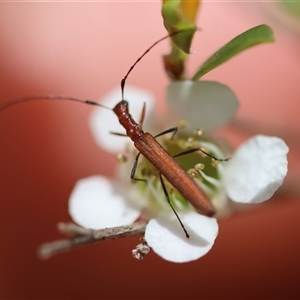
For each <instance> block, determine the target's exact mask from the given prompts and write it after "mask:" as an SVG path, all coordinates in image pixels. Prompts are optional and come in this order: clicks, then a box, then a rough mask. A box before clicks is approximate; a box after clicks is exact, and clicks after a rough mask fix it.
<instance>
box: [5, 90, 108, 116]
mask: <svg viewBox="0 0 300 300" xmlns="http://www.w3.org/2000/svg"><path fill="white" fill-rule="evenodd" d="M45 99H46V100H70V101H75V102H80V103H84V104H88V105H96V106H100V107H102V108H106V109H109V110H111V108H110V107H107V106H105V105H103V104H100V103H98V102H96V101H93V100H88V99H86V100H84V99H80V98H76V97H72V96H65V95H52V94H50V95H33V96H27V97H23V98H17V99H14V100H11V101H8V102H6V103H4V104H3V105H1V106H0V112H1V111H2V110H4V109H6V108H8V107H10V106H12V105H15V104H19V103H23V102H27V101H31V100H45Z"/></svg>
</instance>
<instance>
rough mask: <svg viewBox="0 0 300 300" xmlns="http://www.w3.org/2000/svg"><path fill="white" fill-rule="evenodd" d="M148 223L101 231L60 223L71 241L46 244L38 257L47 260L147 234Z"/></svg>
mask: <svg viewBox="0 0 300 300" xmlns="http://www.w3.org/2000/svg"><path fill="white" fill-rule="evenodd" d="M146 225H147V222H142V221H141V222H136V223H133V224H132V225H126V226H118V227H111V228H104V229H99V230H93V229H86V228H83V227H80V226H78V225H76V224H73V223H59V224H58V225H57V227H58V230H59V231H60V232H61V233H63V234H65V235H67V236H69V237H70V238H69V239H63V240H58V241H54V242H50V243H46V244H43V245H41V246H40V248H39V249H38V255H39V257H40V258H42V259H47V258H49V257H51V256H53V255H55V254H58V253H62V252H66V251H68V250H71V249H74V248H76V247H78V246H83V245H87V244H93V243H97V242H102V241H107V240H115V239H119V238H125V237H130V236H134V235H143V234H144V233H145V229H146Z"/></svg>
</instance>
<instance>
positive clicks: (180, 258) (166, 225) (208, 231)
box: [145, 212, 218, 263]
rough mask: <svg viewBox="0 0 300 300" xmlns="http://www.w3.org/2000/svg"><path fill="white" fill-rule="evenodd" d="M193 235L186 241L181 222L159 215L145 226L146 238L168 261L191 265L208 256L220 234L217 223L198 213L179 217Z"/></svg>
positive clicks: (155, 250)
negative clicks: (194, 261) (190, 263)
mask: <svg viewBox="0 0 300 300" xmlns="http://www.w3.org/2000/svg"><path fill="white" fill-rule="evenodd" d="M180 218H181V220H182V222H183V224H184V226H185V228H186V230H187V231H188V233H189V234H190V238H189V239H187V238H186V237H185V234H184V232H183V230H182V228H181V227H180V225H179V223H178V220H177V219H175V218H172V219H171V218H168V217H166V216H160V217H157V218H155V219H152V220H150V222H149V223H148V225H147V227H146V232H145V239H146V241H147V243H148V245H149V246H150V247H152V248H153V250H154V252H155V253H157V254H158V255H159V256H161V257H162V258H164V259H165V260H168V261H172V262H178V263H181V262H188V261H192V260H196V259H198V258H200V257H201V256H203V255H205V254H206V253H207V252H208V251H209V250H210V249H211V247H212V245H213V244H214V240H215V238H216V237H217V235H218V223H217V220H216V219H215V218H208V217H205V216H203V215H200V214H198V213H196V212H189V213H186V214H183V215H181V216H180Z"/></svg>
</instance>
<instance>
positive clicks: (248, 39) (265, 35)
mask: <svg viewBox="0 0 300 300" xmlns="http://www.w3.org/2000/svg"><path fill="white" fill-rule="evenodd" d="M273 41H274V35H273V31H272V29H271V28H270V27H269V26H267V25H264V24H263V25H259V26H256V27H253V28H251V29H249V30H247V31H245V32H243V33H241V34H240V35H238V36H236V37H235V38H234V39H232V40H231V41H230V42H228V43H227V44H226V45H224V46H223V47H222V48H220V49H219V50H218V51H217V52H215V53H214V54H213V55H212V56H211V57H210V58H209V59H207V60H206V61H205V62H204V63H203V64H202V66H201V67H200V68H199V70H198V71H197V73H196V74H195V75H194V76H193V78H192V80H198V79H199V78H200V77H202V76H203V75H204V74H206V73H208V72H209V71H211V70H213V69H214V68H216V67H218V66H220V65H221V64H223V63H224V62H225V61H227V60H229V59H230V58H232V57H233V56H235V55H237V54H238V53H240V52H242V51H244V50H246V49H248V48H250V47H253V46H255V45H258V44H263V43H270V42H273Z"/></svg>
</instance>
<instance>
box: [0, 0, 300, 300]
mask: <svg viewBox="0 0 300 300" xmlns="http://www.w3.org/2000/svg"><path fill="white" fill-rule="evenodd" d="M160 5H161V4H160V2H140V3H137V2H98V3H1V4H0V38H1V44H0V53H1V55H0V101H1V102H6V101H8V100H9V99H14V98H17V97H22V96H25V95H31V94H47V93H58V94H66V95H73V96H76V97H82V98H89V99H95V100H97V99H99V98H101V96H102V95H104V94H105V93H107V92H108V91H109V90H110V89H111V88H113V87H115V86H118V85H119V83H120V80H121V78H122V77H123V76H124V75H125V73H126V71H127V70H128V68H129V67H130V66H131V65H132V63H133V62H134V60H135V59H136V58H137V57H138V56H139V55H140V54H141V53H142V52H143V51H144V50H145V49H146V48H147V47H148V46H150V45H151V44H152V43H153V42H154V41H156V40H157V39H158V38H160V37H162V36H164V35H165V31H164V29H163V26H162V20H161V17H160ZM266 5H274V3H273V4H272V3H269V4H264V5H263V4H262V3H239V4H237V3H228V2H204V3H203V4H202V7H201V11H200V14H199V21H198V25H199V27H201V28H202V31H201V32H199V33H198V34H197V35H196V39H195V42H194V43H193V49H194V51H195V52H196V54H194V55H192V56H191V58H190V61H189V69H190V72H189V73H190V74H192V72H193V70H195V69H196V67H197V66H199V65H200V63H201V62H202V61H203V60H204V59H206V58H207V57H208V56H209V55H210V54H212V52H213V51H215V50H217V49H218V48H219V47H220V46H222V45H223V44H224V43H226V42H227V41H229V40H230V39H231V38H233V37H234V36H236V35H237V34H239V33H241V32H243V31H245V30H247V29H248V28H250V27H253V26H256V25H258V24H261V23H267V24H269V25H271V26H272V27H273V29H274V31H275V37H276V43H275V44H268V45H263V46H258V47H256V48H253V49H251V50H248V51H247V52H245V53H243V54H241V55H239V56H238V57H236V58H234V59H233V60H232V61H230V62H228V63H226V64H225V65H223V66H221V67H220V68H218V69H216V70H214V71H213V72H211V73H209V74H208V75H207V76H205V78H204V79H211V80H218V81H220V82H222V83H225V84H228V85H229V86H230V87H231V88H232V89H233V90H234V91H235V92H236V94H237V95H238V97H239V98H240V100H241V108H240V112H239V116H240V117H248V118H252V119H253V118H256V119H257V120H260V121H267V122H269V124H271V125H272V124H274V123H275V124H281V125H284V126H286V127H287V128H291V129H292V131H289V132H288V133H293V135H294V136H295V137H297V136H299V135H298V131H299V130H300V122H299V112H300V110H299V98H300V97H299V95H300V84H299V78H300V68H299V66H300V55H299V53H300V51H299V50H300V39H299V37H298V38H297V37H296V36H293V35H292V34H291V33H289V32H288V31H287V30H286V29H284V28H283V27H280V26H279V24H278V23H277V22H276V21H275V20H274V19H273V18H271V17H270V15H269V14H268V11H269V8H268V7H267V6H266ZM167 49H168V43H167V42H165V43H163V44H161V45H159V46H158V47H156V48H155V49H154V50H153V51H152V52H151V53H150V54H149V55H148V56H147V57H146V58H145V59H144V60H143V61H142V62H141V63H140V65H138V66H137V68H136V69H135V70H134V72H133V73H132V75H131V76H130V78H129V80H128V84H131V85H133V84H134V85H138V86H139V87H142V88H145V89H149V90H151V91H152V92H153V93H154V94H155V96H156V98H157V101H158V103H159V106H160V108H162V106H163V99H164V88H165V86H166V84H167V82H168V80H167V78H166V76H165V74H164V71H163V69H162V64H161V60H160V56H161V55H162V54H163V53H165V51H166V50H167ZM125 92H126V91H125ZM128 100H129V101H130V99H128ZM118 101H119V99H116V103H117V102H118ZM141 101H142V99H141ZM91 109H92V108H91V107H88V106H83V105H80V104H76V103H70V102H68V101H65V102H62V103H59V102H52V103H51V101H50V102H49V101H48V102H47V101H44V102H43V101H33V102H29V103H26V104H22V105H18V106H14V107H11V108H10V109H8V110H6V111H3V112H2V113H1V114H0V141H1V144H0V152H1V155H0V160H1V162H0V176H1V178H0V184H1V188H0V199H1V202H0V222H1V225H0V230H1V233H0V234H1V245H2V246H1V250H0V297H1V298H6V299H8V298H88V297H90V298H234V297H236V298H241V297H243V298H288V297H290V298H291V297H293V298H297V297H300V286H299V277H300V271H299V270H300V257H299V253H300V241H299V226H300V218H299V210H300V202H299V196H296V195H294V196H293V195H291V196H288V197H280V199H279V197H277V198H276V197H275V200H274V201H272V202H267V203H266V204H264V205H262V206H261V207H260V208H259V209H256V210H252V211H250V212H247V213H242V214H238V215H236V216H234V217H232V218H230V219H229V220H223V221H220V234H219V236H218V238H217V240H216V243H215V245H214V247H213V249H212V250H211V251H210V252H209V253H208V254H207V255H206V256H205V257H203V258H202V259H200V260H198V261H196V262H192V263H188V264H172V263H168V262H166V261H163V260H162V259H160V258H159V257H158V256H156V255H155V254H154V253H151V254H150V255H148V256H147V257H146V259H145V260H144V261H142V262H140V261H136V260H134V259H132V258H131V249H133V248H134V247H135V245H136V244H137V242H138V238H130V239H126V240H118V241H113V242H105V243H100V244H96V245H92V246H87V247H84V248H80V249H77V250H74V251H72V252H69V253H65V254H62V255H59V256H56V257H54V258H52V259H50V260H48V261H41V260H39V259H38V257H37V255H36V249H37V247H38V246H39V245H40V244H42V243H44V242H48V241H51V240H54V239H59V238H61V236H60V235H59V234H58V233H57V231H56V229H55V226H56V224H57V223H58V222H60V221H70V217H69V215H68V212H67V205H68V197H69V194H70V192H71V190H72V187H73V185H74V184H75V182H76V180H78V179H80V178H83V177H86V176H89V175H93V174H105V175H112V174H113V173H114V168H115V165H116V164H115V157H112V156H111V155H109V154H107V153H105V152H103V151H101V150H100V149H99V148H98V147H97V146H96V145H95V143H94V141H93V139H92V136H91V133H90V131H89V129H88V126H87V119H88V117H89V113H90V111H91ZM112 117H114V116H113V115H112ZM293 142H297V141H296V140H295V138H292V139H291V143H293ZM297 146H298V147H299V145H297V144H296V143H295V145H294V144H292V145H291V148H292V149H291V154H290V158H291V159H292V164H290V169H291V174H296V173H297V171H298V169H299V148H297ZM104 162H105V163H104ZM253 163H255V157H254V158H253Z"/></svg>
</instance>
